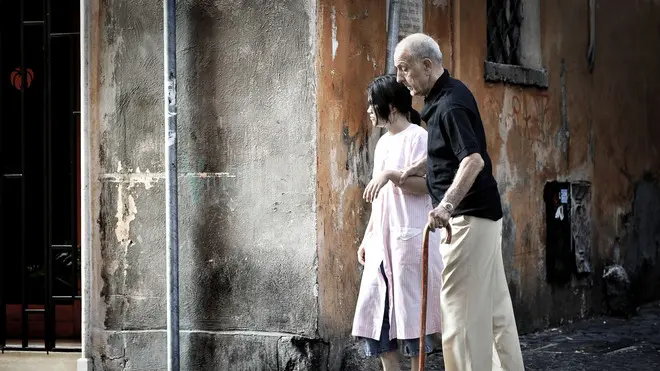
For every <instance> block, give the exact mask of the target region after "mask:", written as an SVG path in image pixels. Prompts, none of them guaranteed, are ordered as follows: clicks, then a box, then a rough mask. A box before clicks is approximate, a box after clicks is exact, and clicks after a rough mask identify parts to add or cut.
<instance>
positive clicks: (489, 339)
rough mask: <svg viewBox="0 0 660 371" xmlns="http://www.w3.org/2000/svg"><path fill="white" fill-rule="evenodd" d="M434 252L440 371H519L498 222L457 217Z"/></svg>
mask: <svg viewBox="0 0 660 371" xmlns="http://www.w3.org/2000/svg"><path fill="white" fill-rule="evenodd" d="M450 224H451V227H452V233H453V238H452V242H451V244H442V245H441V246H440V251H441V253H442V260H443V261H444V265H445V269H444V271H443V273H442V279H443V283H442V294H441V302H440V303H441V308H442V352H443V356H444V359H445V370H446V371H487V370H505V371H524V369H525V367H524V365H523V359H522V354H521V351H520V343H519V341H518V330H517V328H516V320H515V318H514V315H513V307H512V305H511V297H510V295H509V288H508V286H507V281H506V276H505V274H504V263H503V261H502V220H501V219H500V220H499V221H496V222H494V221H492V220H488V219H482V218H476V217H471V216H458V217H456V218H452V219H451V221H450Z"/></svg>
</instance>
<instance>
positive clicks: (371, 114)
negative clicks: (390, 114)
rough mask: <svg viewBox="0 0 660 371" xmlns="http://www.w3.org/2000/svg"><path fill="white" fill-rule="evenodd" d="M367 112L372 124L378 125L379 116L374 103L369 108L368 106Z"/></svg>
mask: <svg viewBox="0 0 660 371" xmlns="http://www.w3.org/2000/svg"><path fill="white" fill-rule="evenodd" d="M367 114H368V115H369V120H371V125H373V126H374V127H376V126H378V118H377V117H376V112H375V111H374V107H373V106H372V105H369V108H367Z"/></svg>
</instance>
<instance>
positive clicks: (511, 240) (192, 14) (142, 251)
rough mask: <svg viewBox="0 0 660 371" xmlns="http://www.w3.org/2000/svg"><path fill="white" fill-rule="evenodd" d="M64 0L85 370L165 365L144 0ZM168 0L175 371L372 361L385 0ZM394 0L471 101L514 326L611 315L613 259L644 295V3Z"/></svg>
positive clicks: (647, 255) (654, 244) (154, 42)
mask: <svg viewBox="0 0 660 371" xmlns="http://www.w3.org/2000/svg"><path fill="white" fill-rule="evenodd" d="M83 3H84V5H83V7H82V9H81V15H82V22H83V24H82V25H83V37H82V48H83V49H82V50H83V53H82V62H83V63H82V76H83V93H82V95H83V100H82V101H83V106H82V117H83V130H82V144H83V145H82V161H81V163H82V165H81V167H82V178H83V180H82V182H83V187H82V200H83V202H82V207H83V209H82V210H83V212H82V249H83V251H82V257H83V260H82V265H83V282H82V286H83V300H84V304H83V353H84V360H81V362H80V365H81V367H83V368H85V367H86V368H87V369H94V370H160V369H165V362H166V347H165V341H166V332H165V327H166V312H167V307H166V296H165V293H166V286H165V284H166V278H165V194H164V190H165V189H164V184H165V182H164V177H165V175H164V171H165V167H164V150H163V149H164V125H163V90H164V89H163V72H162V70H163V38H162V29H163V22H162V19H163V9H162V4H161V3H160V2H153V1H144V0H137V1H132V2H127V1H119V0H104V1H99V0H88V1H83ZM178 3H179V4H178V7H177V13H178V14H177V33H178V36H177V43H178V51H177V58H178V76H177V88H178V97H177V103H178V112H179V113H178V122H179V131H178V137H177V140H178V145H179V160H178V165H179V208H180V210H179V215H180V220H179V226H180V244H181V246H180V253H181V260H180V264H181V268H180V274H181V327H182V338H181V345H182V357H183V361H182V369H185V370H325V369H327V370H352V369H356V368H355V367H358V365H361V366H360V367H368V366H365V364H366V363H365V362H366V361H364V360H362V358H361V356H360V354H359V349H358V348H357V347H356V346H354V344H353V341H352V340H351V337H350V326H351V322H352V315H353V309H354V306H355V301H356V297H357V291H358V287H359V280H360V268H359V265H358V263H357V261H356V249H357V246H358V243H359V241H360V238H361V236H362V234H363V232H364V228H365V226H366V221H367V219H368V215H369V208H368V205H367V204H365V203H364V202H363V201H362V199H361V195H362V191H363V188H364V185H365V184H366V183H367V182H368V180H369V179H370V169H371V164H370V162H371V159H372V156H371V155H372V153H373V149H374V146H375V143H376V140H377V138H378V136H379V134H380V133H379V132H375V131H374V130H372V129H371V128H370V124H369V121H368V118H367V115H366V114H365V113H366V108H367V107H366V94H365V90H366V86H367V84H368V83H369V81H370V80H371V79H373V78H374V77H375V76H377V75H379V74H382V73H383V72H384V71H385V55H386V46H387V2H386V1H348V0H317V1H307V0H278V1H265V0H217V1H202V0H183V1H179V2H178ZM401 3H402V26H401V30H402V32H403V33H405V32H414V31H415V30H422V31H424V32H426V33H428V34H430V35H431V36H433V37H434V38H435V39H436V40H437V41H438V42H439V44H440V46H441V49H442V51H443V53H444V56H445V66H446V67H447V69H448V70H449V71H450V72H451V74H452V75H453V76H455V77H457V78H459V79H461V80H462V81H463V82H465V83H466V84H467V86H468V87H469V88H470V89H471V90H472V91H473V93H474V95H475V97H476V99H477V101H478V103H479V108H480V110H481V114H482V117H483V120H484V124H485V126H486V133H487V137H488V146H489V153H490V155H491V157H492V159H493V164H494V171H495V175H496V179H497V180H498V182H499V187H500V193H501V195H502V200H503V204H504V208H505V218H504V232H503V236H502V238H503V254H504V257H505V265H506V270H507V277H508V280H509V288H510V291H511V294H512V298H513V301H514V307H515V310H516V315H517V319H518V323H519V328H520V329H521V331H531V330H535V329H540V328H543V327H545V326H548V325H551V324H557V323H561V322H563V321H568V320H573V319H576V318H580V317H584V316H587V315H591V314H598V313H602V312H604V311H606V310H607V302H606V300H605V295H604V292H605V291H604V290H605V289H604V287H605V284H604V281H603V279H602V274H603V270H604V269H605V267H606V266H608V265H611V264H619V265H621V266H623V267H624V268H625V269H626V271H627V272H628V274H629V276H630V278H631V282H632V285H631V288H630V290H631V295H632V297H633V300H635V301H636V302H643V301H647V300H650V299H652V298H658V297H660V284H659V282H660V281H659V278H658V277H659V276H660V266H659V265H658V262H657V256H658V253H659V252H660V250H659V249H660V247H659V242H658V241H660V234H659V233H660V232H659V230H660V188H659V186H658V181H657V179H658V178H657V177H658V176H659V175H660V174H659V173H660V166H659V165H660V164H659V162H660V157H659V156H658V155H659V153H658V149H659V146H658V144H657V138H660V126H659V125H658V124H657V123H658V122H659V120H660V104H659V103H660V102H658V97H660V84H659V82H660V81H658V80H659V79H660V78H659V77H658V75H657V74H655V73H654V72H655V69H656V68H657V66H658V65H660V54H658V53H657V52H656V49H657V46H658V45H659V44H660V34H659V33H658V32H657V31H658V30H657V24H658V20H659V19H660V3H658V2H657V1H651V0H635V1H630V2H628V3H627V4H626V6H622V5H621V4H620V2H618V1H614V0H611V1H610V0H600V1H598V0H596V1H594V0H592V1H588V0H585V1H573V0H571V1H569V0H559V1H553V2H550V1H540V0H529V1H515V0H500V1H496V0H418V1H413V0H408V1H401ZM421 104H422V102H421V101H419V100H418V101H417V102H416V105H417V106H418V107H421Z"/></svg>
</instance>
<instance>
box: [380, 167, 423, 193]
mask: <svg viewBox="0 0 660 371" xmlns="http://www.w3.org/2000/svg"><path fill="white" fill-rule="evenodd" d="M386 172H387V177H388V179H389V180H390V181H391V182H392V183H394V186H396V187H399V188H401V189H403V190H404V191H407V192H410V193H414V194H416V195H427V194H428V193H429V192H428V188H426V178H424V177H421V176H410V177H408V178H407V179H405V182H404V183H403V184H401V177H402V175H403V171H400V170H386Z"/></svg>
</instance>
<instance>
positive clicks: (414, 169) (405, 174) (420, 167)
mask: <svg viewBox="0 0 660 371" xmlns="http://www.w3.org/2000/svg"><path fill="white" fill-rule="evenodd" d="M425 175H426V156H424V158H422V159H420V160H419V161H417V162H415V163H414V164H412V165H410V166H409V167H407V168H405V169H403V170H402V171H401V176H400V177H399V179H398V181H397V182H395V183H396V184H398V185H399V186H400V187H404V185H405V183H406V181H407V180H408V178H409V177H423V176H425ZM424 184H426V181H424Z"/></svg>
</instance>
